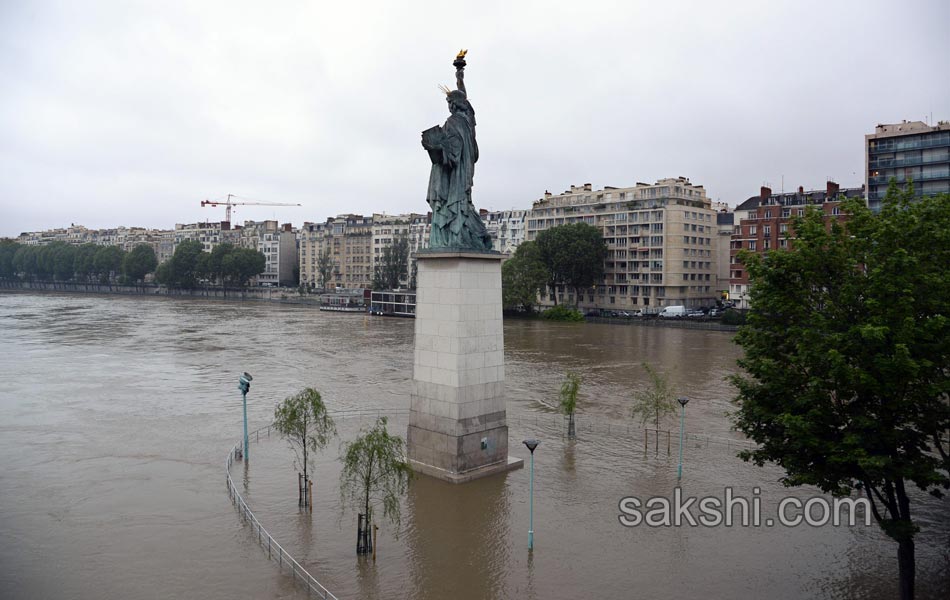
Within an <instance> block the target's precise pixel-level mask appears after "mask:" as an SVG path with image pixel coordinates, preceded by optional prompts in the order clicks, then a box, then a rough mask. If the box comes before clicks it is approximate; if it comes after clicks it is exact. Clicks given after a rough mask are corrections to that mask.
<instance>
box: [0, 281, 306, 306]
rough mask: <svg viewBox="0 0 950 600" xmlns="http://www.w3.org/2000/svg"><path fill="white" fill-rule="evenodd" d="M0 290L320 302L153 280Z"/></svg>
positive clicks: (23, 284) (0, 284) (274, 292)
mask: <svg viewBox="0 0 950 600" xmlns="http://www.w3.org/2000/svg"><path fill="white" fill-rule="evenodd" d="M0 292H30V293H33V292H65V293H70V294H96V295H109V294H119V295H123V296H168V297H173V298H178V297H181V298H208V299H211V300H239V301H245V300H250V301H258V302H281V303H284V304H307V305H311V306H320V299H319V298H316V297H314V298H308V297H306V296H303V297H302V296H300V295H298V294H297V293H296V291H295V290H288V289H286V288H219V287H206V288H195V289H191V290H185V289H177V288H168V287H164V286H160V285H155V284H140V285H118V284H110V283H75V282H61V281H56V282H52V281H0Z"/></svg>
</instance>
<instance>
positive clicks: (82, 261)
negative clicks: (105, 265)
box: [73, 244, 99, 281]
mask: <svg viewBox="0 0 950 600" xmlns="http://www.w3.org/2000/svg"><path fill="white" fill-rule="evenodd" d="M98 251H99V246H96V245H95V244H83V245H81V246H79V249H78V250H77V251H76V257H75V260H74V261H73V269H74V271H75V273H76V277H77V278H78V279H81V280H83V281H89V280H90V279H91V278H92V276H93V275H95V273H96V265H95V260H96V252H98Z"/></svg>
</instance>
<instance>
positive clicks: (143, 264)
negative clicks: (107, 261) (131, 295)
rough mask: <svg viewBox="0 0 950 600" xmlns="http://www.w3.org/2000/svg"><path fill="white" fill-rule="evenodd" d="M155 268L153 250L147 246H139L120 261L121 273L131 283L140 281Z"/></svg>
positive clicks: (156, 262)
mask: <svg viewBox="0 0 950 600" xmlns="http://www.w3.org/2000/svg"><path fill="white" fill-rule="evenodd" d="M157 266H158V259H157V258H155V250H154V249H153V248H152V247H151V246H150V245H148V244H139V245H137V246H136V247H134V248H132V251H131V252H129V253H128V254H126V255H125V258H124V259H123V260H122V273H123V274H124V275H125V276H126V277H127V278H128V279H129V280H131V281H142V280H143V279H145V276H146V275H148V274H149V273H152V272H154V271H155V268H156V267H157Z"/></svg>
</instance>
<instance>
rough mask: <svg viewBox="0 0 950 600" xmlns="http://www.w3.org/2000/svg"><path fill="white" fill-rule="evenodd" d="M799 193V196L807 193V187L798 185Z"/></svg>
mask: <svg viewBox="0 0 950 600" xmlns="http://www.w3.org/2000/svg"><path fill="white" fill-rule="evenodd" d="M798 195H799V196H804V195H805V188H804V187H803V186H798Z"/></svg>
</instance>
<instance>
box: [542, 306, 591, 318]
mask: <svg viewBox="0 0 950 600" xmlns="http://www.w3.org/2000/svg"><path fill="white" fill-rule="evenodd" d="M541 318H542V319H547V320H548V321H569V322H579V321H583V320H584V315H582V314H581V311H579V310H577V309H576V308H574V307H573V306H564V305H560V304H559V305H558V306H554V307H552V308H549V309H547V310H545V311H544V312H542V313H541Z"/></svg>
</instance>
